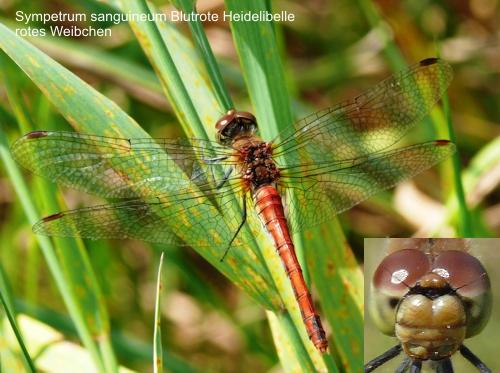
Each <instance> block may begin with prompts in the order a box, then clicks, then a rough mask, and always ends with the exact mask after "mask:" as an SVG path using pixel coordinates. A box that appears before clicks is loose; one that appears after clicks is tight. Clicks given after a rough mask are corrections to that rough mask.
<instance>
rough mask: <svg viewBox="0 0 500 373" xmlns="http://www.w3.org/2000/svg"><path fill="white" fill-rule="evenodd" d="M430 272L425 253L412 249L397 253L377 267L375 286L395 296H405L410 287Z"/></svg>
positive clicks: (374, 278) (374, 277)
mask: <svg viewBox="0 0 500 373" xmlns="http://www.w3.org/2000/svg"><path fill="white" fill-rule="evenodd" d="M430 270H431V263H430V260H429V258H428V257H427V255H425V254H424V253H423V252H421V251H419V250H412V249H405V250H399V251H395V252H393V253H392V254H390V255H388V256H386V257H385V258H384V260H382V262H381V263H380V264H379V266H378V267H377V270H376V271H375V274H374V276H373V285H374V287H375V288H378V289H380V290H383V291H386V292H389V293H392V294H394V295H397V294H400V295H404V294H405V293H406V292H407V291H408V287H412V286H414V285H415V283H416V282H417V281H418V280H419V279H420V277H422V276H423V275H425V274H426V273H428V272H430Z"/></svg>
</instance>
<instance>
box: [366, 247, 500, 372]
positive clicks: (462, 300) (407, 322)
mask: <svg viewBox="0 0 500 373" xmlns="http://www.w3.org/2000/svg"><path fill="white" fill-rule="evenodd" d="M390 241H391V242H390V244H389V248H388V253H387V256H385V257H384V258H383V260H382V261H381V262H380V264H379V265H378V267H377V269H376V270H375V272H374V275H373V279H372V284H371V291H372V297H371V299H370V305H369V309H370V313H371V315H372V319H373V320H374V322H375V324H376V326H377V327H378V329H379V330H380V331H381V332H382V333H384V334H387V335H390V336H395V337H396V338H397V339H398V344H397V345H396V346H394V347H392V348H390V349H389V350H388V351H386V352H384V353H383V354H381V355H380V356H377V357H376V358H374V359H373V360H371V361H369V362H368V363H367V364H366V365H365V368H364V370H365V372H372V371H373V370H375V369H376V368H378V367H380V366H381V365H383V364H385V363H386V362H388V361H389V360H391V359H393V358H395V357H396V356H398V355H399V354H400V353H401V352H403V353H404V355H405V358H404V360H403V361H402V363H401V364H400V365H399V367H398V368H397V369H396V370H395V372H399V373H402V372H406V371H410V372H415V373H418V372H420V371H421V369H422V364H423V362H425V361H429V362H430V363H429V365H430V366H431V368H432V369H434V370H435V371H436V372H442V373H452V372H453V365H452V363H451V360H450V358H451V356H452V355H453V354H455V353H456V352H457V351H459V352H460V353H461V354H462V356H463V357H465V359H467V360H468V361H470V362H471V363H472V364H473V365H474V366H475V367H476V368H477V369H478V370H479V372H482V373H489V372H491V370H490V369H489V368H488V367H487V366H486V365H485V364H484V363H483V362H482V361H481V360H480V359H479V358H478V357H477V356H476V355H475V354H474V353H473V352H472V351H471V350H470V349H468V348H467V347H466V346H465V345H464V344H463V341H464V339H466V338H470V337H473V336H475V335H477V334H479V333H480V332H481V331H482V330H483V329H484V327H485V326H486V324H487V322H488V319H489V317H490V314H491V307H492V293H491V285H490V279H489V276H488V273H487V271H486V269H485V268H484V266H483V265H482V264H481V262H480V261H479V260H478V259H477V258H476V257H475V256H473V255H472V254H470V252H469V249H470V244H469V242H468V240H464V239H454V238H442V239H431V238H428V239H426V238H413V239H391V240H390Z"/></svg>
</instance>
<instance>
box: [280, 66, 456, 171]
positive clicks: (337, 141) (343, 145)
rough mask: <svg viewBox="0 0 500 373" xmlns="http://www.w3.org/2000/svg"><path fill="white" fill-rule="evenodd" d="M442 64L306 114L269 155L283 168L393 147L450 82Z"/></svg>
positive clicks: (418, 69)
mask: <svg viewBox="0 0 500 373" xmlns="http://www.w3.org/2000/svg"><path fill="white" fill-rule="evenodd" d="M452 76H453V73H452V69H451V66H450V65H449V64H447V63H446V62H444V61H442V60H440V59H437V58H430V59H426V60H423V61H421V62H420V63H418V64H416V65H414V66H412V67H410V68H409V69H408V70H406V71H404V72H401V73H399V74H395V75H393V76H392V77H390V78H388V79H386V80H384V81H382V82H381V83H379V84H377V85H376V86H374V87H373V88H371V89H369V90H368V91H366V92H365V93H363V94H362V95H360V96H358V97H356V98H355V99H353V100H349V101H346V102H343V103H341V104H339V105H337V106H334V107H331V108H328V109H326V110H322V111H319V112H317V113H315V114H312V115H310V116H308V117H306V118H304V119H302V120H301V121H299V122H297V123H296V124H295V126H294V127H291V128H290V129H289V130H287V131H285V132H284V133H282V134H280V136H279V138H278V139H277V141H275V144H276V145H275V149H274V152H273V154H274V155H275V156H276V157H279V156H282V155H285V156H286V160H287V163H288V164H298V163H308V162H318V163H323V162H335V161H341V160H345V159H353V158H357V157H362V156H365V155H368V154H370V153H374V152H378V151H380V150H383V149H386V148H387V147H389V146H391V145H393V144H394V143H396V142H397V141H398V140H399V139H400V138H401V137H402V136H403V135H404V134H405V133H406V132H407V131H408V130H409V129H410V128H411V127H413V126H414V125H415V124H416V123H418V122H419V121H420V120H422V119H423V117H424V116H425V115H426V114H427V113H428V112H429V110H430V109H431V108H432V106H433V105H434V104H435V103H436V102H437V101H438V100H439V98H440V97H441V96H442V94H443V92H444V91H445V90H446V88H447V87H448V85H449V84H450V82H451V80H452Z"/></svg>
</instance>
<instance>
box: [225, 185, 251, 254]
mask: <svg viewBox="0 0 500 373" xmlns="http://www.w3.org/2000/svg"><path fill="white" fill-rule="evenodd" d="M242 196H243V215H242V219H241V223H240V225H239V226H238V229H237V230H236V232H234V235H233V238H231V241H230V242H229V244H228V245H227V248H226V250H225V251H224V255H222V258H220V261H221V262H223V261H224V258H225V257H226V255H227V253H228V252H229V249H230V248H231V245H232V244H233V241H234V240H235V239H236V237H237V236H238V233H240V230H241V228H243V224H245V222H246V221H247V198H246V197H247V196H246V194H245V193H243V194H242Z"/></svg>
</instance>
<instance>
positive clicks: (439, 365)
mask: <svg viewBox="0 0 500 373" xmlns="http://www.w3.org/2000/svg"><path fill="white" fill-rule="evenodd" d="M435 367H436V373H453V365H452V363H451V360H450V359H449V358H448V359H443V360H439V361H436V365H435Z"/></svg>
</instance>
